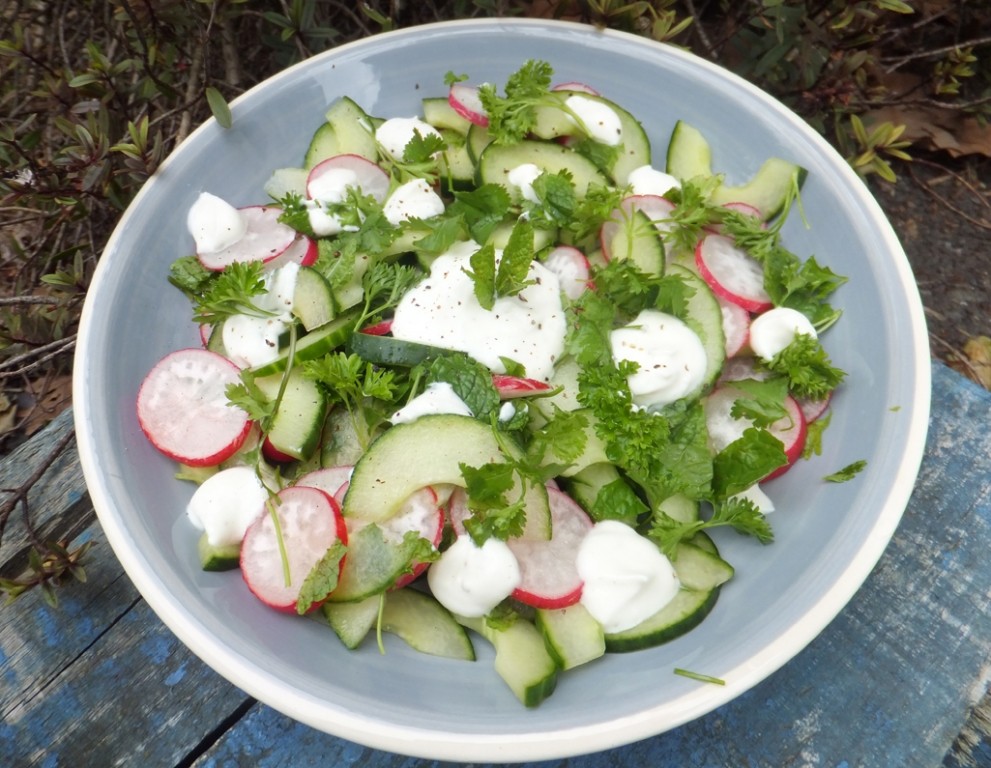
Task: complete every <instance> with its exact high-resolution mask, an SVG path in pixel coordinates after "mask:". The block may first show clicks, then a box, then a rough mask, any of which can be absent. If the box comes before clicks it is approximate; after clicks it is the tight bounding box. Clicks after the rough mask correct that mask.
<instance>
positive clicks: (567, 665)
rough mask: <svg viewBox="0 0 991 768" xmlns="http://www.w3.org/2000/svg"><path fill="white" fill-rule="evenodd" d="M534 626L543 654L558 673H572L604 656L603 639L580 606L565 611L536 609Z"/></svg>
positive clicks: (593, 622) (597, 624)
mask: <svg viewBox="0 0 991 768" xmlns="http://www.w3.org/2000/svg"><path fill="white" fill-rule="evenodd" d="M534 623H535V624H536V626H537V629H539V630H540V632H541V634H542V635H543V636H544V643H545V644H546V645H547V650H548V651H550V654H551V656H552V657H553V658H554V660H555V661H556V662H557V665H558V666H559V667H560V668H561V669H574V668H575V667H578V666H581V665H582V664H587V663H588V662H590V661H593V660H595V659H597V658H599V657H600V656H602V655H603V654H605V652H606V637H605V633H604V632H603V631H602V625H601V624H599V622H597V621H596V620H595V619H593V618H592V614H590V613H589V612H588V611H587V610H586V609H585V606H583V605H582V604H581V603H576V604H575V605H570V606H568V607H567V608H556V609H548V608H538V609H537V611H536V613H535V615H534Z"/></svg>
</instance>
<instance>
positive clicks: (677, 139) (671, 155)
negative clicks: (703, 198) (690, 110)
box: [667, 120, 712, 181]
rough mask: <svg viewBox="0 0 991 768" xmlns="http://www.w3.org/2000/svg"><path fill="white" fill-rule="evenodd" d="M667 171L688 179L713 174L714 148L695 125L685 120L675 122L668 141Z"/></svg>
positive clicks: (677, 177)
mask: <svg viewBox="0 0 991 768" xmlns="http://www.w3.org/2000/svg"><path fill="white" fill-rule="evenodd" d="M667 172H668V173H670V174H671V175H672V176H674V177H675V178H676V179H681V180H683V181H687V180H688V179H694V178H696V177H699V176H702V177H704V178H708V177H709V176H712V148H711V147H710V146H709V142H708V141H706V138H705V136H703V135H702V132H701V131H700V130H699V129H698V128H696V127H695V126H692V125H689V124H688V123H686V122H685V121H683V120H679V121H678V122H677V123H675V124H674V129H673V130H672V131H671V140H670V141H669V142H668V155H667Z"/></svg>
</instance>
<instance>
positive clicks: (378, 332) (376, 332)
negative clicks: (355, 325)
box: [361, 320, 392, 336]
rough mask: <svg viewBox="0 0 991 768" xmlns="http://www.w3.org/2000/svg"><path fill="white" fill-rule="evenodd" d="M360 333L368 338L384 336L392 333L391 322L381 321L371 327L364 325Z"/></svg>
mask: <svg viewBox="0 0 991 768" xmlns="http://www.w3.org/2000/svg"><path fill="white" fill-rule="evenodd" d="M361 332H362V333H367V334H368V335H369V336H386V335H388V334H389V333H391V332H392V320H383V321H381V322H379V323H375V324H373V325H366V326H365V327H364V328H362V329H361Z"/></svg>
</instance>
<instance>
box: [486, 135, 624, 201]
mask: <svg viewBox="0 0 991 768" xmlns="http://www.w3.org/2000/svg"><path fill="white" fill-rule="evenodd" d="M525 163H533V164H534V165H536V166H537V167H538V168H542V169H543V170H544V171H546V172H549V173H558V172H559V171H568V172H569V173H570V174H571V177H572V180H573V181H574V184H575V191H576V192H577V194H578V196H579V197H584V195H585V192H586V190H587V189H588V187H589V186H590V185H592V184H598V185H600V186H606V185H607V184H608V183H609V180H608V179H607V178H606V177H605V175H604V174H603V173H602V171H600V170H599V169H598V168H596V166H595V164H594V163H593V162H592V161H591V160H589V159H587V158H585V157H582V156H581V155H579V154H578V153H577V152H573V151H571V150H570V149H568V148H566V147H562V146H561V145H560V144H554V143H551V142H545V141H521V142H519V143H518V144H512V145H508V146H507V145H502V144H490V145H489V146H488V147H486V148H485V150H484V151H483V152H482V154H481V156H480V157H479V158H478V177H479V180H480V181H481V183H483V184H499V185H501V186H503V187H505V188H506V190H507V191H508V192H509V194H510V196H512V197H514V198H518V197H519V189H518V188H517V187H516V186H515V185H513V184H510V183H509V174H510V172H511V171H512V170H513V169H514V168H516V167H517V166H520V165H523V164H525Z"/></svg>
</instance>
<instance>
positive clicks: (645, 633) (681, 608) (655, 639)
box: [606, 588, 719, 653]
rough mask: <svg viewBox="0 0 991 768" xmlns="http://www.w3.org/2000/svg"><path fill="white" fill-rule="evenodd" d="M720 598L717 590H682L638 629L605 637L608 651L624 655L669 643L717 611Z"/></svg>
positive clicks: (638, 626)
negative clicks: (711, 612)
mask: <svg viewBox="0 0 991 768" xmlns="http://www.w3.org/2000/svg"><path fill="white" fill-rule="evenodd" d="M718 597H719V590H718V589H713V590H711V591H705V592H698V591H695V590H691V589H684V588H682V589H681V590H679V591H678V593H677V594H676V595H675V596H674V599H673V600H671V602H669V603H668V604H667V605H665V606H664V607H663V608H661V610H659V611H658V612H657V613H655V614H654V615H653V616H651V617H650V618H648V619H646V620H644V621H642V622H640V623H639V624H637V626H635V627H633V628H631V629H627V630H623V631H622V632H611V633H606V650H607V651H609V652H610V653H625V652H627V651H639V650H642V649H643V648H653V647H654V646H656V645H661V644H662V643H667V642H670V641H671V640H674V639H675V638H676V637H680V636H681V635H683V634H685V633H686V632H688V631H689V630H692V629H694V628H695V627H697V626H698V625H699V624H700V623H701V622H702V620H703V619H704V618H705V617H706V616H708V615H709V613H710V611H712V609H713V608H714V607H715V605H716V600H717V599H718Z"/></svg>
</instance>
